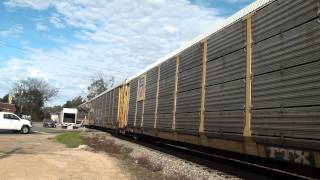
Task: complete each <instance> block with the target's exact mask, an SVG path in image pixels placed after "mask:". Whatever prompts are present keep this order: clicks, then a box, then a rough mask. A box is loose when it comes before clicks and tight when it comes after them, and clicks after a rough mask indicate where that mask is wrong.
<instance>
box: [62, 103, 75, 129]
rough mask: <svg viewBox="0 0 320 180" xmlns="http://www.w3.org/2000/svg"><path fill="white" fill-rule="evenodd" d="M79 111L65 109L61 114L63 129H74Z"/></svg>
mask: <svg viewBox="0 0 320 180" xmlns="http://www.w3.org/2000/svg"><path fill="white" fill-rule="evenodd" d="M77 115H78V109H76V108H63V109H62V111H61V113H60V123H61V126H62V128H67V127H71V128H74V127H75V126H76V124H77Z"/></svg>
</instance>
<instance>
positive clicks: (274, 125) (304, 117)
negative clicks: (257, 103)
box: [252, 106, 320, 140]
mask: <svg viewBox="0 0 320 180" xmlns="http://www.w3.org/2000/svg"><path fill="white" fill-rule="evenodd" d="M252 117H253V121H252V132H253V134H254V135H256V136H266V135H268V136H278V137H291V138H306V139H318V140H319V139H320V131H319V129H320V121H319V119H320V106H314V107H297V108H277V109H264V110H254V111H253V113H252Z"/></svg>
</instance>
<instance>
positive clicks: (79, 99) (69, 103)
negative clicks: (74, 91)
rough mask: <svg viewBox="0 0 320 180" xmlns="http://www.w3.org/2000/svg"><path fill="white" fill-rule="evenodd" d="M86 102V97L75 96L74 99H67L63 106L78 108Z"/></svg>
mask: <svg viewBox="0 0 320 180" xmlns="http://www.w3.org/2000/svg"><path fill="white" fill-rule="evenodd" d="M82 103H84V99H83V98H82V97H81V96H77V97H74V98H73V99H72V100H69V101H67V102H66V103H65V104H64V105H63V106H62V107H63V108H76V107H78V106H79V105H80V104H82Z"/></svg>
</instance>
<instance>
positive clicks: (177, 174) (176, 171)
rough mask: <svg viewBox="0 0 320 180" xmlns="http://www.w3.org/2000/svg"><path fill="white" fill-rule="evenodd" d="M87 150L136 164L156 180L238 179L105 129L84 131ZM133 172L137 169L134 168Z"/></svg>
mask: <svg viewBox="0 0 320 180" xmlns="http://www.w3.org/2000/svg"><path fill="white" fill-rule="evenodd" d="M82 136H83V137H84V139H85V143H86V144H87V145H88V147H89V148H88V149H89V150H93V151H103V152H106V153H108V154H113V155H116V156H117V157H119V158H121V159H125V160H126V162H127V163H130V162H128V160H130V161H131V163H133V164H138V165H140V166H142V167H144V168H147V169H149V170H150V171H152V172H156V173H157V174H159V175H161V176H157V179H179V180H182V179H184V180H185V179H194V180H196V179H199V180H207V179H209V180H213V179H239V178H237V177H235V176H232V175H229V174H226V173H224V172H221V171H219V170H214V169H210V168H207V167H205V166H201V165H198V164H195V163H192V162H190V161H186V160H183V159H180V158H177V157H175V156H172V155H169V154H166V153H163V152H160V151H157V150H154V149H151V148H148V147H145V146H142V145H139V144H135V143H132V142H129V141H126V140H122V139H119V138H117V137H114V136H111V135H110V134H109V133H105V132H84V133H82ZM135 171H137V170H135Z"/></svg>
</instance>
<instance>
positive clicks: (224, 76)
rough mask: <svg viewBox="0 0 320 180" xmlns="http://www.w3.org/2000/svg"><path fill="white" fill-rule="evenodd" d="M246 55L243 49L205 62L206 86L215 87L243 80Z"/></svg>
mask: <svg viewBox="0 0 320 180" xmlns="http://www.w3.org/2000/svg"><path fill="white" fill-rule="evenodd" d="M245 69H246V53H245V51H244V49H241V50H238V51H235V52H233V53H231V54H228V55H225V56H222V57H220V58H218V59H216V60H213V61H209V62H207V77H206V80H207V81H206V85H207V86H208V85H215V84H220V83H224V82H228V81H234V80H238V79H243V78H245Z"/></svg>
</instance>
